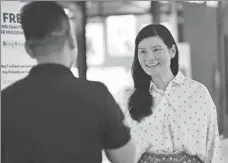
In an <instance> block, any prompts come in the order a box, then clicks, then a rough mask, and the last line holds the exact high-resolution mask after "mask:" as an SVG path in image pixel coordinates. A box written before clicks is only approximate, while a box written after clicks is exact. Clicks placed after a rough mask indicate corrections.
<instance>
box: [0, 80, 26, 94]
mask: <svg viewBox="0 0 228 163" xmlns="http://www.w3.org/2000/svg"><path fill="white" fill-rule="evenodd" d="M25 80H26V78H24V79H21V80H18V81H15V82H14V83H12V84H11V85H9V86H7V87H5V88H4V89H3V90H2V91H1V95H6V94H9V93H12V92H14V91H17V90H18V89H19V88H21V87H23V86H22V85H23V83H24V81H25Z"/></svg>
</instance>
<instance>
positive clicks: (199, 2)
mask: <svg viewBox="0 0 228 163" xmlns="http://www.w3.org/2000/svg"><path fill="white" fill-rule="evenodd" d="M187 2H189V3H197V4H202V3H204V2H205V1H187Z"/></svg>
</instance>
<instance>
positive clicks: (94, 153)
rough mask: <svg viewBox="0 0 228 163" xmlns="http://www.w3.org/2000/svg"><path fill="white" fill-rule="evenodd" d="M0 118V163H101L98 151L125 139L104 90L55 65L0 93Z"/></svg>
mask: <svg viewBox="0 0 228 163" xmlns="http://www.w3.org/2000/svg"><path fill="white" fill-rule="evenodd" d="M1 115H2V163H100V162H101V160H102V158H101V157H102V156H101V150H102V149H104V148H105V149H114V148H118V147H121V146H123V145H124V144H126V143H127V142H128V141H129V139H130V135H129V131H128V129H127V128H126V127H125V126H124V125H123V124H122V120H123V118H124V116H123V113H122V112H121V110H120V108H119V107H118V105H117V104H116V102H115V100H114V99H113V97H112V96H111V94H110V93H109V92H108V90H107V88H106V87H105V86H104V85H103V84H101V83H99V82H91V81H86V80H82V79H78V78H75V77H74V76H73V74H72V73H71V71H70V70H69V69H68V68H66V67H64V66H61V65H58V64H43V65H39V66H36V67H34V68H33V69H32V70H31V71H30V74H29V75H28V77H26V78H24V79H22V80H20V81H18V82H16V83H15V84H13V85H11V86H10V87H8V88H6V89H5V90H3V91H2V114H1Z"/></svg>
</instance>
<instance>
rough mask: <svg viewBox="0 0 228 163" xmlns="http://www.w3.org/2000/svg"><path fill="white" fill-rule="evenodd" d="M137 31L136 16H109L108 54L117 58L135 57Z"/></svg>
mask: <svg viewBox="0 0 228 163" xmlns="http://www.w3.org/2000/svg"><path fill="white" fill-rule="evenodd" d="M136 30H137V25H136V18H135V16H134V15H124V16H109V17H108V18H107V50H108V54H109V55H110V56H116V57H125V56H127V57H128V56H131V57H132V56H133V55H134V48H135V47H134V41H135V37H136Z"/></svg>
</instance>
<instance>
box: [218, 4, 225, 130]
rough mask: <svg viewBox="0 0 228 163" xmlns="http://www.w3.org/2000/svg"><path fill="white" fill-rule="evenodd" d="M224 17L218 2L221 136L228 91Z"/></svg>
mask: <svg viewBox="0 0 228 163" xmlns="http://www.w3.org/2000/svg"><path fill="white" fill-rule="evenodd" d="M223 21H224V20H223V15H222V2H221V1H219V2H218V7H217V30H218V55H217V56H218V68H217V69H218V72H219V74H220V75H219V78H220V80H219V81H220V82H219V84H218V85H219V88H218V92H219V94H218V95H219V97H218V98H219V100H218V101H219V106H218V107H219V110H218V111H219V115H218V116H219V121H218V123H219V130H220V134H223V133H224V129H225V128H224V124H225V116H226V91H225V89H224V88H225V86H226V83H225V81H226V80H225V77H226V76H225V53H224V27H223V26H224V23H223Z"/></svg>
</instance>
